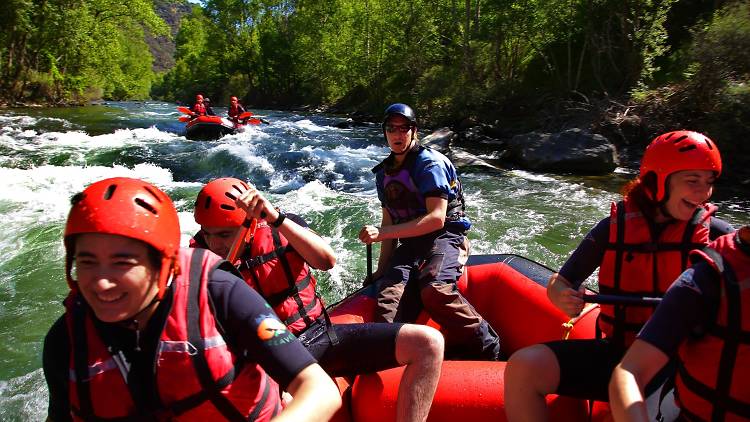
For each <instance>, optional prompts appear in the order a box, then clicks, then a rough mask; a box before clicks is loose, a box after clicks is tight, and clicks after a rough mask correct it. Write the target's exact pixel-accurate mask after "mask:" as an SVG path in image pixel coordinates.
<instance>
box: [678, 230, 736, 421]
mask: <svg viewBox="0 0 750 422" xmlns="http://www.w3.org/2000/svg"><path fill="white" fill-rule="evenodd" d="M735 236H737V235H736V234H727V235H724V236H721V237H719V238H718V239H716V240H715V241H714V242H713V243H711V244H710V245H709V247H708V248H706V249H704V250H703V251H694V252H693V254H694V256H696V257H698V258H702V259H705V260H706V261H707V262H708V263H709V264H711V266H713V267H714V269H716V271H717V272H718V273H719V274H721V294H720V298H719V308H718V312H717V315H716V322H715V324H714V325H713V326H712V327H710V328H709V330H708V333H707V334H706V335H705V336H703V337H700V338H691V339H688V340H687V341H686V342H684V343H683V344H682V345H681V346H680V350H679V355H680V360H679V363H680V364H679V370H678V373H677V380H676V391H677V394H678V395H679V403H680V408H681V413H680V415H681V416H683V415H684V416H686V417H687V419H689V420H706V421H707V420H713V421H719V420H722V421H723V420H726V421H739V420H744V421H747V420H750V254H749V253H748V252H747V250H746V251H742V250H741V249H740V248H739V247H738V245H737V243H736V237H735Z"/></svg>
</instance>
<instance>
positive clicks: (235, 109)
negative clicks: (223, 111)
mask: <svg viewBox="0 0 750 422" xmlns="http://www.w3.org/2000/svg"><path fill="white" fill-rule="evenodd" d="M228 114H229V117H235V116H239V114H240V105H239V104H230V105H229V113H228Z"/></svg>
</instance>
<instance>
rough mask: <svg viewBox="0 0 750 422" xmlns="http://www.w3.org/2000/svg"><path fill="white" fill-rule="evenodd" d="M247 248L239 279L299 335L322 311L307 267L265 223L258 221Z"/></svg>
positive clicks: (314, 283)
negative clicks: (261, 297) (258, 294)
mask: <svg viewBox="0 0 750 422" xmlns="http://www.w3.org/2000/svg"><path fill="white" fill-rule="evenodd" d="M251 245H252V246H251V247H250V248H249V250H248V251H247V252H246V253H245V255H244V256H243V257H242V263H241V264H240V267H239V268H240V272H241V273H242V276H243V278H244V279H245V281H246V282H247V283H248V284H249V285H250V286H251V287H252V288H254V289H255V290H256V291H257V292H258V293H260V295H261V296H263V298H264V299H266V301H268V303H269V304H270V305H271V307H273V310H274V312H276V315H278V316H279V318H280V319H281V321H282V322H284V324H286V326H287V327H288V328H289V331H291V332H292V333H293V334H298V333H300V332H301V331H303V330H304V329H305V328H307V327H308V326H309V325H310V324H312V323H313V322H314V321H315V319H316V318H317V317H319V316H320V315H321V314H322V312H323V301H322V300H321V299H320V298H319V297H318V295H317V292H316V290H315V286H316V285H317V281H316V280H315V277H314V276H313V275H312V272H311V271H310V267H309V266H308V265H307V262H305V260H304V259H303V258H302V257H301V256H300V255H299V253H297V251H295V250H294V248H292V246H291V245H290V244H289V241H288V240H287V239H286V238H285V237H284V236H283V235H282V234H281V233H279V230H278V229H276V228H273V227H271V226H269V225H268V223H266V222H265V221H259V222H258V226H257V228H256V230H255V235H254V236H253V238H252V240H251Z"/></svg>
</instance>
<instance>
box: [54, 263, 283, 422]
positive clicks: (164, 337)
mask: <svg viewBox="0 0 750 422" xmlns="http://www.w3.org/2000/svg"><path fill="white" fill-rule="evenodd" d="M219 262H220V258H219V257H218V256H216V255H215V254H213V253H211V252H209V251H206V250H204V249H183V250H181V251H180V256H179V264H180V267H179V268H181V269H182V273H181V274H180V275H177V276H175V278H174V280H173V283H172V288H171V291H172V294H173V301H172V307H171V310H170V313H169V316H168V317H167V320H166V322H165V326H164V328H163V330H162V333H161V338H160V342H159V346H158V348H157V353H156V356H154V365H155V366H154V367H155V368H156V386H157V390H158V395H159V402H160V403H162V404H163V408H160V409H157V410H151V411H147V410H145V409H139V408H138V407H137V406H136V404H135V402H134V400H133V395H131V393H130V391H131V390H132V391H136V389H138V388H139V386H137V385H130V384H128V383H127V371H128V369H127V363H126V362H125V361H124V360H123V359H122V357H121V356H122V355H121V353H120V354H113V353H111V352H110V351H109V349H108V347H107V345H106V344H105V343H104V341H102V339H101V338H100V336H99V334H98V332H97V330H96V327H95V326H94V322H93V319H92V312H91V310H90V309H89V308H88V305H86V304H85V302H83V301H82V300H81V299H80V297H79V296H78V295H73V294H71V295H70V296H68V298H67V299H66V301H65V304H66V308H67V309H66V322H67V326H68V333H69V338H70V344H71V349H72V350H71V354H70V383H69V385H70V388H69V398H70V404H71V414H72V416H73V417H74V419H76V420H98V421H103V420H159V421H161V420H206V421H210V420H231V421H247V420H255V421H268V420H270V419H271V418H272V417H273V416H275V415H276V414H277V413H278V412H279V411H280V409H281V408H280V400H279V389H278V385H277V384H276V382H274V381H273V380H272V379H271V378H270V377H269V376H268V375H267V374H266V373H265V372H264V371H263V369H261V368H260V366H259V365H258V364H256V363H253V362H245V361H242V360H241V359H239V360H238V359H237V356H235V355H234V354H233V353H232V351H231V350H230V349H229V348H228V346H227V344H226V343H225V341H224V338H223V337H222V335H221V333H220V332H219V330H218V329H217V326H216V324H217V323H216V320H215V319H214V315H213V313H212V311H211V307H210V304H209V300H208V290H207V281H208V276H209V274H210V273H211V272H212V271H213V269H214V268H215V267H216V265H218V263H219Z"/></svg>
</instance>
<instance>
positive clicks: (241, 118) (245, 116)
mask: <svg viewBox="0 0 750 422" xmlns="http://www.w3.org/2000/svg"><path fill="white" fill-rule="evenodd" d="M252 115H253V113H252V112H251V111H246V112H244V113H240V115H239V116H237V118H238V119H240V120H244V119H247V118H249V117H250V116H252Z"/></svg>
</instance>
